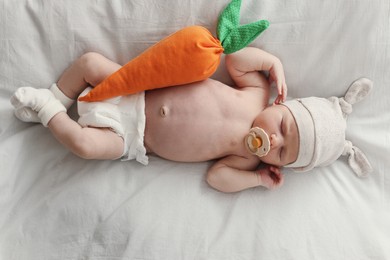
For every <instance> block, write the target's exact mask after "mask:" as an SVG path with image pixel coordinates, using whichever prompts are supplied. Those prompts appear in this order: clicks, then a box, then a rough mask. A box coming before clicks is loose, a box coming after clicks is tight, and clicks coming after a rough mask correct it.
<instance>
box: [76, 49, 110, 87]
mask: <svg viewBox="0 0 390 260" xmlns="http://www.w3.org/2000/svg"><path fill="white" fill-rule="evenodd" d="M102 59H105V57H104V56H103V55H101V54H99V53H97V52H87V53H85V54H83V55H81V56H80V57H79V58H78V60H77V61H76V62H77V65H78V66H79V68H80V70H82V71H83V74H84V80H85V81H87V82H88V83H90V84H91V85H93V86H95V85H97V84H98V83H99V82H100V80H101V79H100V77H101V76H100V75H99V71H100V70H99V66H100V63H101V60H102Z"/></svg>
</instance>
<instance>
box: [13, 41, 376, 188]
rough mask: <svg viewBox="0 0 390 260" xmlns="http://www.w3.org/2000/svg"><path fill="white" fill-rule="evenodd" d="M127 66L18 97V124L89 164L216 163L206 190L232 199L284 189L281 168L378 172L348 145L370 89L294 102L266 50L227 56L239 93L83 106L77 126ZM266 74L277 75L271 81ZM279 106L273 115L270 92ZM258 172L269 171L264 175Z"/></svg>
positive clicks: (152, 93) (93, 58)
mask: <svg viewBox="0 0 390 260" xmlns="http://www.w3.org/2000/svg"><path fill="white" fill-rule="evenodd" d="M120 67H121V66H120V65H119V64H116V63H114V62H113V61H111V60H109V59H107V58H105V57H104V56H102V55H100V54H97V53H86V54H84V55H82V56H81V57H80V58H79V59H77V60H76V61H75V62H74V63H73V64H72V65H71V66H70V67H69V68H68V69H67V70H66V71H65V72H64V73H63V74H62V76H61V77H60V79H59V80H58V82H57V83H55V84H53V85H52V86H51V87H50V88H49V89H35V88H31V87H22V88H19V89H18V90H17V91H16V92H15V93H14V95H13V96H12V97H11V103H12V105H13V106H14V107H15V115H16V116H17V117H18V118H19V119H20V120H22V121H25V122H39V123H42V124H43V125H44V126H46V127H48V128H49V129H50V131H51V132H52V133H53V135H54V136H55V137H56V138H57V139H58V141H59V142H60V143H62V144H63V145H64V146H65V147H67V148H68V149H69V150H70V151H72V152H73V153H74V154H76V155H78V156H80V157H82V158H85V159H122V160H130V159H135V160H137V161H138V162H140V163H142V164H145V165H146V164H148V155H149V154H154V155H157V156H159V157H162V158H165V159H168V160H172V161H179V162H199V161H208V160H213V159H217V160H216V162H215V163H214V164H213V165H212V166H211V167H210V169H209V170H208V173H207V182H208V183H209V184H210V185H211V186H212V187H214V188H216V189H218V190H221V191H224V192H235V191H240V190H243V189H247V188H251V187H256V186H264V187H267V188H275V187H279V186H280V185H282V183H283V175H282V173H281V167H290V168H292V169H294V170H297V171H307V170H310V169H312V168H314V167H317V166H324V165H328V164H330V163H332V162H333V161H335V160H336V159H338V157H340V156H341V155H348V156H349V165H350V166H351V167H352V169H353V170H354V172H355V173H356V174H357V175H359V176H364V175H365V174H367V173H368V172H370V171H371V166H370V164H369V162H368V160H367V158H366V157H365V156H364V154H363V153H362V152H361V151H360V150H359V149H358V148H357V147H355V146H353V145H352V143H351V142H349V141H347V140H346V139H345V129H346V117H347V115H348V114H349V113H351V111H352V104H354V103H356V102H358V101H360V100H361V99H363V98H364V97H365V96H366V95H367V94H368V92H369V91H370V89H371V88H372V82H371V81H370V80H368V79H365V78H362V79H359V80H357V81H355V82H354V83H353V84H352V85H351V87H350V88H349V90H348V92H347V94H346V96H345V97H344V98H336V97H331V98H329V99H324V98H314V97H310V98H302V99H295V100H290V101H286V102H285V99H286V96H287V86H286V83H285V76H284V71H283V66H282V63H281V62H280V60H279V59H278V58H276V57H275V56H273V55H271V54H269V53H267V52H265V51H263V50H260V49H258V48H251V47H246V48H244V49H242V50H240V51H237V52H235V53H232V54H229V55H226V67H227V70H228V72H229V74H230V76H231V78H232V79H233V81H234V82H235V86H236V87H231V86H228V85H225V84H223V83H221V82H219V81H216V80H213V79H206V80H203V81H198V82H194V83H190V84H186V85H182V86H173V87H169V88H164V89H157V90H149V91H144V92H139V93H137V94H133V95H127V96H121V97H117V98H112V99H108V100H105V101H100V102H81V101H78V102H77V103H78V112H79V115H80V118H79V119H78V122H76V121H74V120H73V119H71V118H70V117H69V116H68V114H67V113H66V112H67V110H68V109H69V107H70V106H71V105H72V104H73V103H74V102H75V100H76V99H77V98H78V97H79V96H85V95H86V94H87V93H88V92H89V91H90V90H91V89H92V88H93V86H96V85H98V84H99V83H100V82H102V81H103V80H104V79H105V78H106V77H107V76H109V75H111V74H112V73H114V72H115V71H117V70H118V69H119V68H120ZM262 71H267V72H269V79H267V78H266V77H265V76H264V74H263V73H262ZM272 81H274V82H275V85H276V87H277V90H278V96H277V97H276V100H275V101H274V102H273V104H272V105H269V98H270V94H269V93H270V82H272ZM260 162H263V163H264V164H265V165H266V167H261V168H258V166H259V164H260Z"/></svg>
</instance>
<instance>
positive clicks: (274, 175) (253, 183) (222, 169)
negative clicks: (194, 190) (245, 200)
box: [207, 155, 283, 192]
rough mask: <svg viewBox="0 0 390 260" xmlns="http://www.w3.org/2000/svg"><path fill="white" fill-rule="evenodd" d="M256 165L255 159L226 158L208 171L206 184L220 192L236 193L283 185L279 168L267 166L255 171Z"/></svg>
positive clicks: (234, 156) (231, 156)
mask: <svg viewBox="0 0 390 260" xmlns="http://www.w3.org/2000/svg"><path fill="white" fill-rule="evenodd" d="M258 163H259V162H258V159H257V158H255V159H247V158H244V157H239V156H236V155H230V156H227V157H225V158H223V159H221V160H219V161H217V162H216V163H215V164H214V165H213V166H212V167H211V168H210V169H209V170H208V172H207V182H208V183H209V185H210V186H212V187H213V188H215V189H217V190H220V191H222V192H237V191H241V190H244V189H248V188H252V187H257V186H264V187H266V188H269V189H273V188H276V187H279V186H281V185H282V184H283V175H282V174H281V172H280V169H279V168H277V167H273V166H267V167H265V168H262V169H258V170H255V169H256V166H257V165H258Z"/></svg>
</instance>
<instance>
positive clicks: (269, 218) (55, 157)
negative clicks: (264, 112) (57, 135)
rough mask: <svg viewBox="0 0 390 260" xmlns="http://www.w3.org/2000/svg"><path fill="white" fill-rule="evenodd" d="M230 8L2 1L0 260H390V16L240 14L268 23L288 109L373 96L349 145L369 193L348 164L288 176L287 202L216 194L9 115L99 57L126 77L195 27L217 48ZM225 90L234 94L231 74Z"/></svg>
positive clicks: (328, 8) (370, 9) (188, 168)
mask: <svg viewBox="0 0 390 260" xmlns="http://www.w3.org/2000/svg"><path fill="white" fill-rule="evenodd" d="M228 2H229V1H228V0H214V1H208V0H197V1H193V0H166V1H155V0H129V1H120V0H112V1H103V0H84V1H66V0H57V1H44V0H18V1H10V0H2V1H0V6H1V7H0V212H1V213H0V259H4V260H5V259H7V260H11V259H148V260H152V259H223V260H227V259H272V260H278V259H284V260H285V259H300V260H306V259H307V260H309V259H310V260H313V259H326V260H330V259H332V260H333V259H334V260H338V259H348V260H349V259H370V260H373V259H378V260H379V259H380V260H385V259H390V160H389V155H390V101H389V96H390V73H389V68H390V2H389V1H387V0H376V1H366V0H354V1H352V0H345V1H338V0H329V1H321V0H296V1H286V0H277V1H266V0H243V3H242V8H241V17H242V18H241V22H242V23H248V22H251V21H254V20H257V19H267V20H269V21H270V23H271V26H270V27H269V28H268V29H267V30H266V31H265V32H264V33H263V34H262V35H261V36H260V37H259V38H257V39H256V40H255V41H254V42H253V43H252V44H251V46H256V47H259V48H262V49H264V50H266V51H268V52H270V53H273V54H274V55H276V56H278V57H279V58H280V59H281V60H282V62H283V64H284V68H285V73H286V79H287V84H288V87H289V97H290V98H294V97H307V96H321V97H328V96H332V95H336V96H342V95H343V94H344V93H345V91H346V90H347V88H348V86H349V85H350V84H351V83H352V82H353V81H354V80H355V79H357V78H360V77H363V76H364V77H368V78H370V79H372V80H373V82H374V89H373V91H372V93H371V94H370V95H369V96H368V97H367V98H366V99H365V100H363V101H362V102H361V103H359V104H356V105H355V106H354V112H353V113H352V114H351V115H350V117H349V119H348V129H347V137H348V139H350V140H351V141H352V142H353V143H354V144H355V145H356V146H358V147H359V148H361V150H363V151H364V152H365V154H366V155H367V157H368V159H369V160H370V162H371V164H372V166H373V169H374V171H373V172H372V174H370V175H369V176H368V177H367V178H363V179H362V178H358V177H356V176H355V175H354V174H353V172H352V170H351V169H350V168H349V167H348V165H347V163H346V160H345V159H339V160H338V161H337V162H335V163H333V164H332V165H330V166H328V167H324V168H317V169H314V170H312V171H310V172H308V173H294V172H292V171H290V170H287V169H286V170H284V174H285V183H284V185H283V186H282V187H281V188H279V189H277V190H272V191H271V190H266V189H263V188H253V189H249V190H245V191H242V192H239V193H232V194H225V193H221V192H218V191H216V190H214V189H212V188H210V186H208V184H207V182H206V180H205V172H206V171H207V169H208V167H209V166H210V165H211V164H212V163H213V162H204V163H177V162H170V161H167V160H163V159H160V158H158V157H154V156H151V157H150V163H149V165H148V166H146V167H145V166H143V165H141V164H139V163H137V162H135V161H133V162H121V161H88V160H83V159H80V158H78V157H76V156H75V155H73V154H71V153H70V152H69V151H67V150H66V149H65V148H63V147H62V146H61V145H60V144H59V143H58V142H57V141H56V140H55V139H54V137H53V136H52V135H51V134H50V132H49V130H48V129H47V128H44V127H43V126H42V125H39V124H29V123H24V122H21V121H19V120H18V119H17V118H16V117H15V116H14V115H13V110H12V106H11V104H10V103H9V99H10V97H11V95H12V93H13V92H14V91H15V90H16V89H17V88H18V87H21V86H33V87H36V88H49V86H50V85H51V84H52V83H53V82H55V81H56V80H57V79H58V78H59V76H60V75H61V73H62V72H63V71H64V70H65V69H66V68H67V67H68V66H69V65H70V64H71V63H72V61H74V60H75V59H76V58H77V57H79V56H80V55H81V54H83V53H85V52H88V51H96V52H99V53H102V54H104V55H105V56H107V57H109V58H110V59H112V60H114V61H116V62H118V63H120V64H124V63H126V62H127V61H128V60H129V59H131V58H133V57H135V56H136V55H137V54H139V53H140V52H142V51H143V50H145V49H146V48H147V47H149V46H151V45H153V44H154V43H156V42H157V41H158V40H160V39H161V38H163V37H165V36H167V35H168V34H170V33H172V32H174V31H176V30H178V29H180V28H182V27H184V26H187V25H194V24H196V25H202V26H205V27H206V28H208V29H209V30H210V31H211V32H212V33H214V34H215V28H216V23H217V16H218V14H219V12H220V11H221V10H222V9H223V8H224V7H225V6H226V5H227V3H228ZM213 77H214V78H216V79H218V80H221V81H222V82H225V83H227V84H231V79H230V78H229V76H228V74H227V72H226V69H225V68H224V64H223V63H222V64H221V66H220V68H219V69H218V70H217V72H216V73H215V74H214V75H213ZM70 114H71V115H72V116H73V117H75V118H76V117H77V115H76V108H75V107H72V108H71V110H70Z"/></svg>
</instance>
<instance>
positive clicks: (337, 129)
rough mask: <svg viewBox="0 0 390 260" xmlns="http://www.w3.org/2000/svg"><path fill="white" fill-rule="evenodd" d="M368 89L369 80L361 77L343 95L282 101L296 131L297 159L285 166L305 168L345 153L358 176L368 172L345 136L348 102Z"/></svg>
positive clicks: (359, 155)
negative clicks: (292, 119)
mask: <svg viewBox="0 0 390 260" xmlns="http://www.w3.org/2000/svg"><path fill="white" fill-rule="evenodd" d="M371 89H372V81H371V80H369V79H366V78H361V79H358V80H356V81H355V82H353V83H352V85H351V86H350V87H349V89H348V91H347V93H346V95H345V97H343V98H337V97H330V98H327V99H326V98H317V97H309V98H302V99H295V100H291V101H287V102H285V103H283V105H285V106H286V107H287V108H288V109H289V110H290V111H291V113H292V114H293V116H294V118H295V121H296V123H297V126H298V132H299V153H298V158H297V160H296V161H295V162H294V163H292V164H289V165H286V166H285V167H290V168H292V169H294V170H296V171H308V170H311V169H313V168H314V167H318V166H325V165H328V164H330V163H332V162H334V161H335V160H337V159H338V158H339V157H340V156H341V155H348V156H349V159H348V162H349V165H350V166H351V168H352V169H353V171H354V172H355V173H356V174H357V175H358V176H359V177H362V176H365V175H367V174H368V173H369V172H371V171H372V167H371V165H370V163H369V161H368V159H367V158H366V156H365V155H364V154H363V152H362V151H361V150H360V149H359V148H357V147H355V146H353V145H352V143H351V142H350V141H347V140H346V139H345V130H346V128H347V124H346V119H347V115H348V114H350V113H351V112H352V105H353V104H355V103H357V102H359V101H361V100H362V99H363V98H364V97H366V96H367V94H368V93H369V92H370V90H371Z"/></svg>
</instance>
